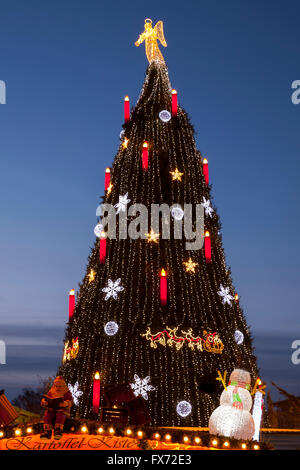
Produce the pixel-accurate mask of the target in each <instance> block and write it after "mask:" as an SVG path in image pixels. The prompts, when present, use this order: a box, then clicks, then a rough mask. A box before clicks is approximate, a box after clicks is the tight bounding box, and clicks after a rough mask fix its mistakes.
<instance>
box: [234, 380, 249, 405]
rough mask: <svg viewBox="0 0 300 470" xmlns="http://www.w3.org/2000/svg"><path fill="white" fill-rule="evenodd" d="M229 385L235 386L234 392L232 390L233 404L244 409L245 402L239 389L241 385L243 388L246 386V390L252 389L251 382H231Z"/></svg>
mask: <svg viewBox="0 0 300 470" xmlns="http://www.w3.org/2000/svg"><path fill="white" fill-rule="evenodd" d="M229 385H233V386H234V389H233V392H232V399H233V404H232V406H233V407H234V408H238V409H240V410H242V409H243V402H242V400H241V397H240V395H239V393H238V389H239V387H241V388H245V389H246V390H250V384H245V383H242V382H234V381H233V382H229Z"/></svg>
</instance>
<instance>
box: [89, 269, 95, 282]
mask: <svg viewBox="0 0 300 470" xmlns="http://www.w3.org/2000/svg"><path fill="white" fill-rule="evenodd" d="M95 276H96V273H95V271H94V270H93V269H91V271H90V272H89V274H88V278H89V284H90V283H91V282H93V281H94V280H95Z"/></svg>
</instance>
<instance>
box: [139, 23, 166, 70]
mask: <svg viewBox="0 0 300 470" xmlns="http://www.w3.org/2000/svg"><path fill="white" fill-rule="evenodd" d="M144 41H145V46H146V56H147V59H148V61H149V63H150V62H152V61H153V60H159V61H161V62H164V58H163V55H162V53H161V52H160V50H159V48H158V44H157V41H160V42H161V44H162V45H163V46H164V47H167V43H166V40H165V37H164V30H163V22H162V21H158V22H157V23H156V25H155V26H154V28H152V20H150V18H146V19H145V31H144V32H143V33H142V34H140V36H139V38H138V40H137V41H136V42H135V43H134V44H135V45H136V47H138V46H139V45H140V44H142V42H144Z"/></svg>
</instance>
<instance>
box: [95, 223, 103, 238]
mask: <svg viewBox="0 0 300 470" xmlns="http://www.w3.org/2000/svg"><path fill="white" fill-rule="evenodd" d="M102 232H103V225H102V224H97V225H96V227H95V228H94V234H95V235H96V237H98V238H100V237H101V233H102Z"/></svg>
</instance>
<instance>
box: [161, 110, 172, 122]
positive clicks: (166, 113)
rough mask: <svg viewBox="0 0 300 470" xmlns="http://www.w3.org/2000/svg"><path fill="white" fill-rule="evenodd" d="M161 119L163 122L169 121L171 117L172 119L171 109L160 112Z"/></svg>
mask: <svg viewBox="0 0 300 470" xmlns="http://www.w3.org/2000/svg"><path fill="white" fill-rule="evenodd" d="M159 119H160V120H161V121H162V122H169V121H170V119H171V113H169V111H167V110H166V109H163V110H162V111H161V112H160V113H159Z"/></svg>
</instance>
